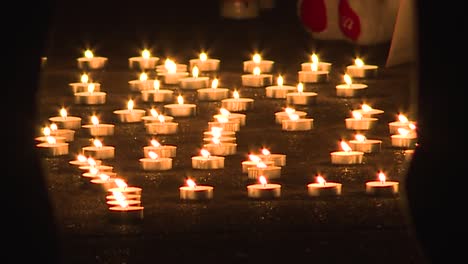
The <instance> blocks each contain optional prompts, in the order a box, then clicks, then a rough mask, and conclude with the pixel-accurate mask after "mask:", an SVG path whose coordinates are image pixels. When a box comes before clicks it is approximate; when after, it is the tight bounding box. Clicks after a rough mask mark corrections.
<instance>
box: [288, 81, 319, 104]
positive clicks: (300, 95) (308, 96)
mask: <svg viewBox="0 0 468 264" xmlns="http://www.w3.org/2000/svg"><path fill="white" fill-rule="evenodd" d="M317 95H318V94H317V93H314V92H304V84H302V83H298V84H297V92H290V93H287V94H286V103H287V104H288V105H314V104H316V102H317Z"/></svg>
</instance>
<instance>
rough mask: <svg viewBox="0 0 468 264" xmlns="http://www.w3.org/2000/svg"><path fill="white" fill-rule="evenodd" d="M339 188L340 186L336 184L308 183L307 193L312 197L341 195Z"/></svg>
mask: <svg viewBox="0 0 468 264" xmlns="http://www.w3.org/2000/svg"><path fill="white" fill-rule="evenodd" d="M341 186H342V184H341V183H337V182H325V183H318V182H317V183H309V184H307V193H308V194H309V196H314V197H317V196H334V195H341Z"/></svg>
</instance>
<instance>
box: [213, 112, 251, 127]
mask: <svg viewBox="0 0 468 264" xmlns="http://www.w3.org/2000/svg"><path fill="white" fill-rule="evenodd" d="M224 117H227V119H228V120H229V121H232V122H237V123H239V125H240V126H245V124H246V117H247V116H246V115H245V114H240V113H229V115H227V116H226V115H222V114H216V115H213V118H214V119H215V120H218V118H224Z"/></svg>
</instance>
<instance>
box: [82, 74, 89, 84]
mask: <svg viewBox="0 0 468 264" xmlns="http://www.w3.org/2000/svg"><path fill="white" fill-rule="evenodd" d="M80 81H81V82H82V83H88V81H89V77H88V74H86V73H83V74H82V75H81V79H80Z"/></svg>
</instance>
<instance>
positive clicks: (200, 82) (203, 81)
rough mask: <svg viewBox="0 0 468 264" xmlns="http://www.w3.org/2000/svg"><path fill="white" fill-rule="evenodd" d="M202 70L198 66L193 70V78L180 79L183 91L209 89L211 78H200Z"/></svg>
mask: <svg viewBox="0 0 468 264" xmlns="http://www.w3.org/2000/svg"><path fill="white" fill-rule="evenodd" d="M199 73H200V70H199V69H198V67H197V66H194V67H193V69H192V76H191V77H190V76H189V77H184V78H180V88H181V89H201V88H207V87H209V84H210V78H208V77H206V76H198V75H199Z"/></svg>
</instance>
